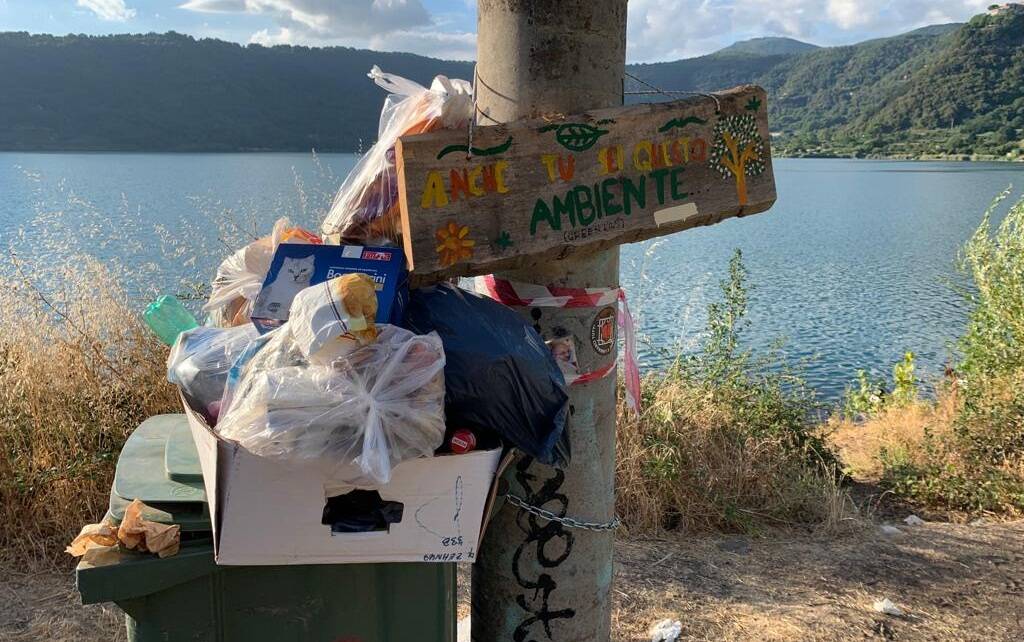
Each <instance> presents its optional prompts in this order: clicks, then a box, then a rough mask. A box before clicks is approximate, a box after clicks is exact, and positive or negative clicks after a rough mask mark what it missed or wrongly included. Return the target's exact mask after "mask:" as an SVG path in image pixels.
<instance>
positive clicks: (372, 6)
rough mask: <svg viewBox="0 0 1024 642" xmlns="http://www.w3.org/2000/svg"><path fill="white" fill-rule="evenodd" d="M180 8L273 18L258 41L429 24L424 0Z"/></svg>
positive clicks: (335, 37)
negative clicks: (271, 26) (272, 26)
mask: <svg viewBox="0 0 1024 642" xmlns="http://www.w3.org/2000/svg"><path fill="white" fill-rule="evenodd" d="M180 8H181V9H186V10H188V11H196V12H200V13H247V14H261V15H266V16H269V17H271V18H273V20H274V22H275V23H276V24H277V30H276V31H271V30H269V29H263V30H261V31H259V32H257V33H256V34H253V37H252V39H253V41H254V42H257V41H259V42H277V43H283V42H303V43H304V44H312V42H318V43H322V42H335V43H336V44H337V43H342V42H345V41H349V42H351V41H355V42H359V41H365V40H368V39H369V37H370V35H371V34H386V33H391V32H395V31H399V30H402V29H412V28H416V27H424V26H428V25H430V15H429V14H428V13H427V10H426V9H425V8H424V7H423V5H422V3H421V2H420V0H188V1H187V2H185V3H184V4H182V5H180Z"/></svg>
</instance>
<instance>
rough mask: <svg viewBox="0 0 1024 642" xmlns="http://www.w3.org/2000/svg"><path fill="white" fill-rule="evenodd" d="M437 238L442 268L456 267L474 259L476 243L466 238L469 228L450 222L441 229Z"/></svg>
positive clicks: (437, 233)
mask: <svg viewBox="0 0 1024 642" xmlns="http://www.w3.org/2000/svg"><path fill="white" fill-rule="evenodd" d="M435 235H436V236H437V253H438V254H440V255H441V267H448V266H450V265H455V264H456V263H458V262H459V261H462V260H464V259H469V258H472V257H473V246H474V245H476V241H474V240H472V239H468V238H466V237H467V236H469V227H468V226H466V225H463V226H462V227H459V224H458V223H456V222H455V221H448V224H447V225H445V226H444V227H442V228H439V229H438V230H437V232H436V233H435Z"/></svg>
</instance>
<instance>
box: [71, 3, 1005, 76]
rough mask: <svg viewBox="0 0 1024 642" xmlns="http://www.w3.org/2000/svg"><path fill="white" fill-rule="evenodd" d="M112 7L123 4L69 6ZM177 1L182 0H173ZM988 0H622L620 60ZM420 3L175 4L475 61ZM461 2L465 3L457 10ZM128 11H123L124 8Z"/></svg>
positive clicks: (898, 19) (908, 25) (895, 22)
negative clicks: (624, 28) (623, 52)
mask: <svg viewBox="0 0 1024 642" xmlns="http://www.w3.org/2000/svg"><path fill="white" fill-rule="evenodd" d="M78 1H79V3H85V2H88V3H89V4H103V5H121V6H122V7H123V0H78ZM179 1H182V0H179ZM993 1H994V0H630V2H629V5H628V6H629V25H628V38H627V57H628V59H629V61H630V62H646V61H655V60H675V59H678V58H685V57H691V56H698V55H701V54H706V53H710V52H712V51H715V50H717V49H720V48H722V47H725V46H727V45H729V44H732V43H733V42H735V41H737V40H743V39H746V38H753V37H759V36H789V37H792V38H799V39H802V40H807V41H810V42H814V43H816V44H822V45H836V44H849V43H852V42H857V41H860V40H864V39H867V38H873V37H882V36H889V35H894V34H897V33H900V32H903V31H908V30H910V29H914V28H916V27H921V26H924V25H927V24H936V23H941V22H950V21H954V20H965V19H967V18H969V17H970V16H971V15H973V14H976V13H979V12H981V11H983V10H984V9H985V7H986V6H988V4H990V3H991V2H993ZM422 2H423V0H184V4H181V5H180V7H181V8H182V9H185V10H188V11H195V12H201V13H225V14H231V13H236V14H242V13H244V14H256V15H262V16H265V17H269V18H270V19H271V20H272V22H273V25H272V26H271V27H268V28H263V29H260V30H259V31H257V32H255V33H254V34H252V36H251V38H250V42H253V43H259V44H264V45H273V44H303V45H347V46H355V47H369V48H373V49H378V50H387V51H409V52H414V53H419V54H424V55H429V56H437V57H440V58H451V59H462V60H465V59H472V58H474V57H475V56H476V42H475V40H476V34H474V33H471V32H468V31H467V29H469V28H471V27H469V26H468V25H467V24H466V20H465V19H461V20H460V19H459V18H465V17H466V16H464V15H462V14H459V13H457V12H458V11H459V9H460V8H461V7H465V9H466V10H467V11H472V10H473V9H475V6H476V0H452V4H453V5H454V6H453V7H452V13H447V14H446V13H442V14H438V15H434V16H432V15H430V14H429V13H428V12H427V10H426V8H425V7H424V5H423V4H422ZM463 3H465V4H463ZM127 11H131V10H127Z"/></svg>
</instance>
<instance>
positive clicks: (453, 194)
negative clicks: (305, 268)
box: [396, 85, 775, 282]
mask: <svg viewBox="0 0 1024 642" xmlns="http://www.w3.org/2000/svg"><path fill="white" fill-rule="evenodd" d="M472 148H473V154H472V155H471V156H470V155H468V154H467V149H468V132H467V131H465V130H459V131H453V130H445V131H437V132H432V133H429V134H421V135H416V136H405V137H402V138H401V139H399V141H398V145H397V149H396V154H397V165H398V185H399V200H400V205H401V212H402V233H403V241H404V244H405V252H406V257H407V259H408V260H409V263H410V266H411V269H412V270H413V271H414V276H415V277H416V280H417V281H419V282H424V281H430V280H436V279H439V278H442V277H450V276H468V275H475V274H486V273H489V272H493V271H495V270H499V269H509V268H515V267H523V266H527V265H535V264H537V263H540V262H543V261H547V260H553V259H560V258H564V257H566V256H568V255H569V254H572V253H573V252H577V251H589V250H595V249H601V248H605V247H609V246H611V245H617V244H620V243H629V242H633V241H640V240H643V239H648V238H652V237H655V236H661V235H664V234H671V233H673V232H678V231H680V230H684V229H687V228H691V227H695V226H698V225H709V224H712V223H717V222H718V221H721V220H722V219H724V218H728V217H731V216H741V215H747V214H755V213H758V212H763V211H765V210H767V209H768V208H769V207H771V206H772V204H773V203H774V202H775V178H774V175H773V172H772V160H771V148H770V137H769V132H768V117H767V96H766V94H765V91H764V90H763V89H761V88H760V87H756V86H752V85H748V86H744V87H737V88H735V89H731V90H729V91H726V92H722V93H718V94H714V95H703V96H697V97H694V98H688V99H685V100H679V101H674V102H668V103H656V104H644V105H632V106H629V107H619V108H614V109H603V110H595V111H592V112H589V113H586V114H581V115H578V116H571V117H566V118H560V119H556V120H527V121H518V122H515V123H510V124H507V125H493V126H487V127H477V128H476V130H475V131H474V133H473V141H472Z"/></svg>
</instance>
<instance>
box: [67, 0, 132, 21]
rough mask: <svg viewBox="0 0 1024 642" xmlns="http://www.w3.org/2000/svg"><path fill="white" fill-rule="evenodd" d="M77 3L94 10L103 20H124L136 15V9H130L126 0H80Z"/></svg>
mask: <svg viewBox="0 0 1024 642" xmlns="http://www.w3.org/2000/svg"><path fill="white" fill-rule="evenodd" d="M76 4H77V5H78V6H79V7H84V8H85V9H88V10H89V11H92V12H93V13H95V14H96V17H98V18H99V19H101V20H110V21H112V22H124V21H126V20H130V19H132V18H134V17H135V9H129V8H128V7H127V6H126V5H125V3H124V0H78V1H77V2H76Z"/></svg>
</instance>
